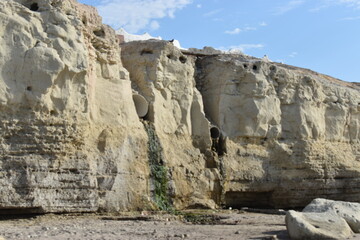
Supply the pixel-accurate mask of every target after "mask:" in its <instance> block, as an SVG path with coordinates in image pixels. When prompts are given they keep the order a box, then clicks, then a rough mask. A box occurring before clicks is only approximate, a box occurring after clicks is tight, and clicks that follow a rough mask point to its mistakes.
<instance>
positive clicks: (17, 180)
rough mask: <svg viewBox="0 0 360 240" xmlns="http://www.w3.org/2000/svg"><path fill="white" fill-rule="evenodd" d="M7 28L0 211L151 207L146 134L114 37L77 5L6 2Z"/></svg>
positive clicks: (0, 75)
mask: <svg viewBox="0 0 360 240" xmlns="http://www.w3.org/2000/svg"><path fill="white" fill-rule="evenodd" d="M0 22H1V24H0V32H1V33H2V37H1V38H0V46H1V50H0V55H1V58H0V79H1V81H0V98H1V102H0V107H1V113H0V114H1V126H0V128H1V137H0V138H1V145H0V148H1V159H0V166H1V176H0V182H1V188H0V192H1V194H0V195H1V197H0V208H3V209H23V211H46V212H62V211H97V210H99V209H106V210H111V211H114V210H119V209H127V208H137V207H140V206H141V207H142V206H143V205H144V204H143V202H141V201H143V196H144V197H145V198H144V199H145V200H146V201H147V198H146V196H147V192H148V190H147V184H146V181H147V179H146V178H145V177H144V176H147V175H148V164H147V162H146V159H147V150H146V148H143V147H142V146H144V145H146V142H147V136H146V133H145V131H144V129H143V127H142V125H141V123H140V122H139V121H138V117H137V115H136V111H135V107H134V103H133V101H132V99H131V96H132V94H131V84H130V81H129V78H128V73H127V71H126V70H125V69H124V68H123V67H122V64H121V60H120V49H119V47H118V44H117V42H116V36H115V33H114V31H113V30H112V29H110V28H109V27H107V26H105V25H103V24H102V23H101V19H100V17H99V16H98V15H97V13H96V11H95V9H93V8H91V7H87V6H83V5H79V4H78V3H76V2H73V1H68V0H65V1H55V0H54V1H45V0H39V1H1V2H0ZM125 179H126V180H125ZM134 181H135V182H136V183H135V182H134ZM140 202H141V203H140ZM130 203H131V204H130Z"/></svg>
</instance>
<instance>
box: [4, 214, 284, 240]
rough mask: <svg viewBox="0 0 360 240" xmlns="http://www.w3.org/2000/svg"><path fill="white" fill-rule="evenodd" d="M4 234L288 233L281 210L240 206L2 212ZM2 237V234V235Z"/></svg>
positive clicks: (169, 235)
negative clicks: (113, 211) (191, 209)
mask: <svg viewBox="0 0 360 240" xmlns="http://www.w3.org/2000/svg"><path fill="white" fill-rule="evenodd" d="M0 219H1V220H0V235H1V236H2V237H3V238H4V239H54V240H56V239H71V240H73V239H87V240H91V239H94V240H95V239H104V240H105V239H121V240H126V239H129V240H130V239H131V240H137V239H199V240H200V239H204V240H210V239H224V240H225V239H269V240H270V239H282V240H285V239H289V237H288V234H287V231H286V226H285V216H284V215H275V214H262V213H249V212H243V211H234V210H233V211H221V212H209V211H207V212H205V211H203V212H199V211H197V212H196V213H194V212H192V213H186V214H185V215H184V214H183V213H182V214H181V215H168V214H148V213H132V214H129V213H127V214H122V215H118V216H109V215H95V214H86V215H84V214H82V215H74V214H72V215H54V214H48V215H42V216H33V217H17V218H14V219H9V217H7V218H5V217H2V218H1V217H0ZM0 239H1V238H0Z"/></svg>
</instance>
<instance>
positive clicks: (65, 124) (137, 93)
mask: <svg viewBox="0 0 360 240" xmlns="http://www.w3.org/2000/svg"><path fill="white" fill-rule="evenodd" d="M0 32H1V33H2V38H0V46H1V48H0V56H1V57H0V100H1V101H0V106H1V109H2V111H1V123H0V128H1V135H0V140H1V145H0V148H1V153H2V157H1V159H0V169H1V171H0V181H1V187H0V192H1V194H0V208H1V209H3V210H4V209H7V210H11V209H15V210H19V211H20V210H21V211H28V212H31V211H35V212H67V211H99V210H104V211H120V210H131V209H156V208H160V209H169V208H172V207H175V208H179V209H181V208H189V207H211V208H215V207H220V206H223V205H227V206H233V207H241V206H255V207H261V206H273V207H294V206H304V205H306V204H307V203H309V202H310V201H311V200H312V199H313V198H315V197H325V198H332V199H338V200H346V201H360V189H359V188H358V185H359V179H360V178H359V176H360V170H359V169H360V168H359V167H360V162H359V161H360V142H359V139H360V127H359V124H360V92H359V90H360V87H359V86H358V85H356V84H352V83H346V82H342V81H340V80H336V79H333V78H331V77H328V76H325V75H321V74H318V73H315V72H312V71H309V70H305V69H300V68H296V67H291V66H287V65H283V64H278V63H272V62H268V61H262V60H260V59H256V58H252V57H248V56H243V55H228V54H221V53H219V52H216V51H215V52H212V51H210V50H209V49H206V51H204V52H202V51H199V50H194V49H193V50H190V51H181V50H179V49H178V48H176V47H175V46H173V45H172V44H171V43H169V42H167V41H159V40H148V41H138V42H130V43H126V44H121V45H120V47H119V43H118V38H117V36H116V34H115V32H114V30H112V29H111V28H110V27H108V26H106V25H103V24H102V23H101V18H100V17H99V16H98V15H97V13H96V10H95V9H94V8H92V7H89V6H85V5H81V4H78V3H77V2H75V1H73V0H64V1H59V0H37V1H35V0H32V1H25V0H24V1H21V0H8V1H1V2H0ZM147 109H148V111H147ZM137 113H138V114H137ZM138 115H139V116H140V117H139V116H138Z"/></svg>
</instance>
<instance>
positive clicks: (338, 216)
mask: <svg viewBox="0 0 360 240" xmlns="http://www.w3.org/2000/svg"><path fill="white" fill-rule="evenodd" d="M359 214H360V204H359V203H351V202H342V201H331V200H326V199H320V198H318V199H315V200H313V201H312V202H311V203H310V204H309V205H307V206H306V207H305V208H304V210H303V211H302V212H301V213H300V212H295V211H292V210H290V211H289V212H288V213H287V215H286V227H287V230H288V233H289V235H290V237H291V239H348V238H349V237H352V236H353V235H354V233H359V232H360V221H359V219H360V218H359Z"/></svg>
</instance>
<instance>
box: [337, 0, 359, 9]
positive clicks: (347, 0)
mask: <svg viewBox="0 0 360 240" xmlns="http://www.w3.org/2000/svg"><path fill="white" fill-rule="evenodd" d="M337 1H338V2H339V3H340V4H346V5H347V6H349V7H354V8H357V9H360V0H337Z"/></svg>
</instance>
